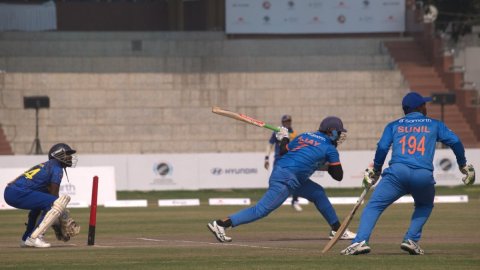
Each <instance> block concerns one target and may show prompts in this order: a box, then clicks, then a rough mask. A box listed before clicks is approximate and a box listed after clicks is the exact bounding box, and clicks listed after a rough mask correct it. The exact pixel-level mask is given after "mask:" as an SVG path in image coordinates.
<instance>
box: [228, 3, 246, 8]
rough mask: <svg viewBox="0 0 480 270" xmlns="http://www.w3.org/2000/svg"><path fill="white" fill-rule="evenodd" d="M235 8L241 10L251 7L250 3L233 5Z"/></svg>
mask: <svg viewBox="0 0 480 270" xmlns="http://www.w3.org/2000/svg"><path fill="white" fill-rule="evenodd" d="M232 6H233V7H240V8H246V7H249V6H250V5H249V4H248V3H233V5H232Z"/></svg>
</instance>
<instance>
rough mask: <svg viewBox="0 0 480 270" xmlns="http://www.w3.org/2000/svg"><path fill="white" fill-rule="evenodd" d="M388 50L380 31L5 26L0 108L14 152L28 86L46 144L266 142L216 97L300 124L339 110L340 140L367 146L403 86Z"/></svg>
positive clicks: (107, 147)
mask: <svg viewBox="0 0 480 270" xmlns="http://www.w3.org/2000/svg"><path fill="white" fill-rule="evenodd" d="M386 52H387V51H386V49H385V47H384V39H381V38H356V39H354V40H352V39H349V38H333V39H326V38H325V39H318V38H295V39H228V38H226V37H225V36H224V35H223V34H222V33H218V32H217V33H215V32H131V33H128V32H38V33H20V32H15V33H14V32H5V33H2V34H1V36H0V66H1V67H2V68H3V69H5V70H6V73H4V76H5V78H4V81H5V83H4V96H3V98H4V104H5V106H4V107H2V108H1V109H0V112H1V113H2V114H3V115H5V117H4V120H3V128H4V130H5V133H6V135H7V138H8V139H9V141H10V143H11V145H12V149H13V151H14V152H15V153H16V154H23V153H27V152H28V150H29V149H30V146H31V141H32V140H33V134H34V117H33V114H32V113H31V111H30V112H28V111H25V110H23V108H22V106H21V99H22V96H25V95H47V96H49V97H50V100H51V108H50V109H48V110H44V111H41V112H40V126H41V127H40V138H41V140H42V144H44V147H43V148H48V145H50V144H51V143H53V142H56V141H63V140H68V141H69V142H72V143H73V144H74V145H75V146H76V147H77V148H79V149H83V151H82V152H84V153H158V152H163V153H164V152H229V151H262V150H263V148H264V140H265V136H266V134H265V131H264V130H261V129H257V128H254V127H249V126H245V125H243V124H241V123H236V122H232V121H231V120H227V119H222V118H218V117H217V116H214V115H212V114H211V113H210V107H211V106H212V105H219V106H223V107H226V108H229V109H232V110H235V111H240V112H244V113H248V114H251V115H253V116H256V117H258V118H260V119H265V120H266V121H268V122H271V123H277V122H278V119H277V118H278V115H282V114H284V113H286V112H288V113H290V114H292V115H295V119H296V121H295V126H296V128H297V129H299V130H303V131H306V130H314V129H316V128H317V126H318V124H319V123H318V122H319V120H320V119H321V118H323V117H325V116H327V115H332V114H334V115H338V116H340V117H342V118H343V119H344V120H345V124H346V126H347V128H348V129H349V140H348V143H346V144H345V145H344V146H343V147H344V149H374V148H375V145H376V140H377V139H378V136H379V135H380V133H381V132H382V129H383V126H384V124H385V123H386V122H387V121H390V120H393V119H395V118H396V117H399V116H401V108H400V106H399V105H398V104H399V102H400V99H401V97H402V96H403V95H404V93H405V92H406V91H407V86H406V85H405V84H404V80H403V78H402V76H401V74H400V72H399V71H397V70H394V69H393V67H394V66H393V64H392V63H393V62H392V61H391V58H390V56H389V55H388V54H387V53H386ZM245 139H246V140H245ZM232 142H238V143H236V144H235V143H232Z"/></svg>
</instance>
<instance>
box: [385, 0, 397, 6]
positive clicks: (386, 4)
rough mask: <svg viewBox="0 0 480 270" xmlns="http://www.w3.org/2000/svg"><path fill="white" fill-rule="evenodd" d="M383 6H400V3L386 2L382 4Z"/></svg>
mask: <svg viewBox="0 0 480 270" xmlns="http://www.w3.org/2000/svg"><path fill="white" fill-rule="evenodd" d="M382 5H384V6H399V5H400V1H384V2H383V3H382Z"/></svg>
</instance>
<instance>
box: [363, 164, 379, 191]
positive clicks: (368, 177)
mask: <svg viewBox="0 0 480 270" xmlns="http://www.w3.org/2000/svg"><path fill="white" fill-rule="evenodd" d="M380 174H381V171H377V170H375V169H374V168H372V167H369V168H367V169H365V173H364V174H363V181H362V186H363V187H364V188H371V187H372V186H373V185H375V184H376V183H377V181H378V179H379V178H380Z"/></svg>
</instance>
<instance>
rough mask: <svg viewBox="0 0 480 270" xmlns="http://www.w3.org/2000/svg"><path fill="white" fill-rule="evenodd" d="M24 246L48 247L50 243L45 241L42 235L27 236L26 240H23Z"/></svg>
mask: <svg viewBox="0 0 480 270" xmlns="http://www.w3.org/2000/svg"><path fill="white" fill-rule="evenodd" d="M25 246H28V247H36V248H48V247H50V246H51V245H50V243H47V242H45V241H44V240H43V238H42V237H37V238H30V237H28V238H27V240H25Z"/></svg>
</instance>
